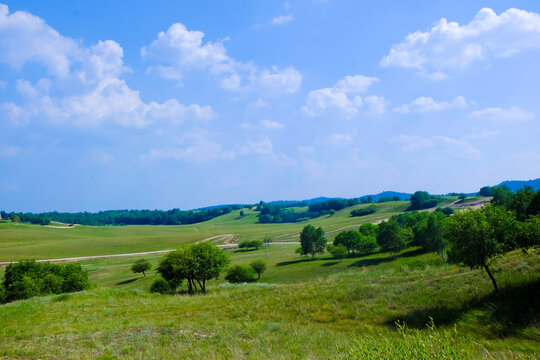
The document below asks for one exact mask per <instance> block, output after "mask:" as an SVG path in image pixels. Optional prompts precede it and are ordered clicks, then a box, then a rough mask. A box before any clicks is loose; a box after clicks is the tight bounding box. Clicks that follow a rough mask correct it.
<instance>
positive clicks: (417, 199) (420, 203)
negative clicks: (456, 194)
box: [409, 191, 441, 210]
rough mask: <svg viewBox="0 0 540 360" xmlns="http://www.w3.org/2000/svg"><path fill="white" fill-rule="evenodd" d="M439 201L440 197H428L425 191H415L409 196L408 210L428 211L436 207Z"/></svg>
mask: <svg viewBox="0 0 540 360" xmlns="http://www.w3.org/2000/svg"><path fill="white" fill-rule="evenodd" d="M440 200H441V197H440V196H435V195H430V194H429V193H428V192H426V191H417V192H415V193H414V194H412V195H411V199H410V201H411V206H410V207H409V210H422V209H429V208H432V207H435V206H437V204H438V203H439V202H440Z"/></svg>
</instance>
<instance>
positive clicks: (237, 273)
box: [225, 265, 257, 284]
mask: <svg viewBox="0 0 540 360" xmlns="http://www.w3.org/2000/svg"><path fill="white" fill-rule="evenodd" d="M225 280H227V281H228V282H230V283H233V284H238V283H245V282H246V283H247V282H253V281H256V280H257V275H256V274H255V270H253V268H252V267H251V266H246V265H233V266H231V267H230V268H229V269H228V270H227V275H225Z"/></svg>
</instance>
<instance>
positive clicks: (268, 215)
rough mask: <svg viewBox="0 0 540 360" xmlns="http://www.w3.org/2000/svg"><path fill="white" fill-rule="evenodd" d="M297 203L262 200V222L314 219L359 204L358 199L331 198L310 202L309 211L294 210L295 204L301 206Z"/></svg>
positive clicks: (260, 206)
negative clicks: (276, 203) (275, 203)
mask: <svg viewBox="0 0 540 360" xmlns="http://www.w3.org/2000/svg"><path fill="white" fill-rule="evenodd" d="M300 204H304V206H305V203H295V204H287V205H272V204H266V203H264V202H260V203H259V204H258V205H257V210H259V211H260V214H259V222H260V223H264V224H265V223H294V222H298V221H304V220H308V219H314V218H317V217H320V216H323V215H328V214H333V213H334V212H336V211H339V210H342V209H344V208H346V207H350V206H354V205H357V204H358V200H357V199H331V200H326V201H321V202H317V203H314V204H310V205H309V206H308V209H307V211H294V210H293V209H291V207H293V206H301V205H300Z"/></svg>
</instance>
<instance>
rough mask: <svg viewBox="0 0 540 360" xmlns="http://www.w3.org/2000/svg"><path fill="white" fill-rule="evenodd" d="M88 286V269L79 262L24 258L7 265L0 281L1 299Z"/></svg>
mask: <svg viewBox="0 0 540 360" xmlns="http://www.w3.org/2000/svg"><path fill="white" fill-rule="evenodd" d="M89 287H90V282H89V281H88V273H87V272H86V271H85V270H84V269H83V268H82V267H81V265H80V264H78V263H71V264H51V263H48V262H44V263H37V262H36V261H35V260H23V261H21V262H18V263H13V264H10V265H8V266H7V267H6V272H5V274H4V281H3V282H2V283H1V284H0V303H5V302H10V301H15V300H22V299H28V298H31V297H33V296H42V295H50V294H61V293H66V292H75V291H81V290H84V289H88V288H89Z"/></svg>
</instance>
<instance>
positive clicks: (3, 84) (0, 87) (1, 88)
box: [0, 80, 7, 90]
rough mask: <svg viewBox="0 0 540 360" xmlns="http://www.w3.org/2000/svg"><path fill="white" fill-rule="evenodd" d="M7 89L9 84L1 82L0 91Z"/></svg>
mask: <svg viewBox="0 0 540 360" xmlns="http://www.w3.org/2000/svg"><path fill="white" fill-rule="evenodd" d="M6 87H7V82H5V81H3V80H0V90H5V89H6Z"/></svg>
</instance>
